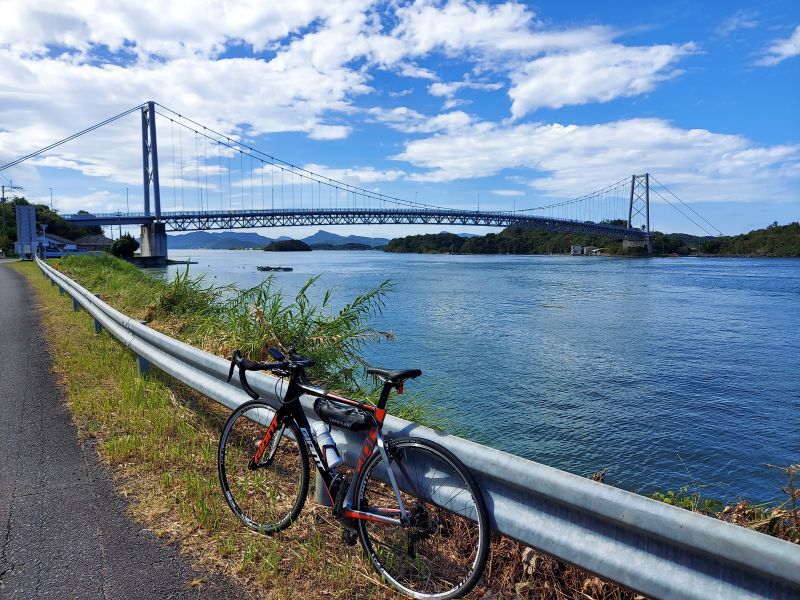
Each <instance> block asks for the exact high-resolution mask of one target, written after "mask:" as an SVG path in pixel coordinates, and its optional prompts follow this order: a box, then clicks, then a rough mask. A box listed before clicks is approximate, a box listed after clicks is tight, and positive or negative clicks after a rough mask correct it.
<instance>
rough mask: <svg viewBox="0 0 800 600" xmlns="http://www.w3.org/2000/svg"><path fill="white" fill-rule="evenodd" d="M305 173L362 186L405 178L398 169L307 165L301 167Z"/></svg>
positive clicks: (402, 172) (403, 173) (403, 172)
mask: <svg viewBox="0 0 800 600" xmlns="http://www.w3.org/2000/svg"><path fill="white" fill-rule="evenodd" d="M303 168H304V169H306V170H307V171H312V172H314V173H318V174H319V175H322V176H323V177H328V178H330V179H335V180H336V181H342V182H344V183H349V184H351V185H364V184H369V183H377V182H381V181H396V180H397V179H400V178H402V177H404V176H405V174H406V173H405V171H402V170H400V169H385V170H380V169H376V168H374V167H353V168H348V169H336V168H332V167H327V166H325V165H318V164H314V163H309V164H307V165H304V166H303Z"/></svg>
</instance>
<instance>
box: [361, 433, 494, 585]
mask: <svg viewBox="0 0 800 600" xmlns="http://www.w3.org/2000/svg"><path fill="white" fill-rule="evenodd" d="M387 455H388V457H389V463H390V465H391V469H392V472H393V474H394V476H395V479H396V481H397V486H398V488H399V489H400V495H401V498H402V500H403V505H404V507H405V509H406V511H407V512H408V515H409V519H410V523H409V525H408V526H402V525H391V524H387V523H384V522H379V521H373V520H365V519H358V533H359V538H360V540H361V544H362V545H363V547H364V550H365V551H366V553H367V555H368V556H369V558H370V560H371V561H372V564H373V566H374V567H375V569H376V570H377V571H378V572H379V573H380V574H381V575H382V576H383V577H384V578H385V579H386V581H388V582H389V583H390V584H391V585H393V586H394V587H395V588H397V589H398V590H399V591H401V592H403V593H404V594H407V595H409V596H411V597H413V598H439V599H446V598H457V597H461V596H463V595H464V594H466V593H467V592H468V591H469V590H471V589H472V588H473V586H474V585H475V584H476V583H477V582H478V579H480V577H481V574H482V573H483V568H484V566H485V564H486V557H487V555H488V552H489V520H488V517H487V515H486V505H485V504H484V501H483V497H482V496H481V493H480V490H479V489H478V486H477V485H476V483H475V480H474V479H473V477H472V475H471V474H470V473H469V471H467V469H466V468H465V467H464V465H463V464H462V463H461V461H459V460H458V459H457V458H456V457H455V456H454V455H453V454H452V453H451V452H450V451H448V450H446V449H445V448H443V447H441V446H440V445H438V444H435V443H433V442H429V441H428V440H422V439H416V438H406V439H399V440H394V441H391V442H388V443H387ZM387 481H388V478H387V473H386V464H385V460H384V458H383V455H382V454H381V453H380V452H375V453H374V454H373V455H372V456H371V457H370V458H369V459H368V460H367V462H366V464H365V465H364V468H363V469H362V471H361V473H360V474H359V476H358V482H357V483H356V500H355V508H356V510H361V511H365V512H369V511H370V510H374V511H375V512H376V513H378V512H380V513H382V514H386V513H387V512H388V511H398V512H399V503H398V502H397V498H396V496H395V493H394V490H393V489H392V486H391V485H390V484H389V483H387Z"/></svg>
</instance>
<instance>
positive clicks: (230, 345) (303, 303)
mask: <svg viewBox="0 0 800 600" xmlns="http://www.w3.org/2000/svg"><path fill="white" fill-rule="evenodd" d="M55 264H56V265H57V268H59V269H60V270H61V271H62V272H64V273H65V274H66V275H68V276H69V277H72V278H74V279H76V280H77V281H78V282H79V283H81V285H83V286H84V287H87V288H88V289H90V290H91V291H93V292H95V293H100V294H101V296H102V297H103V298H104V299H106V300H108V301H109V302H110V303H111V304H112V305H114V306H115V307H116V308H118V309H119V310H121V311H122V312H125V313H127V314H130V315H131V316H134V317H136V318H140V319H145V320H147V322H148V324H149V325H150V326H152V327H154V328H156V329H159V330H161V331H163V332H164V333H167V334H169V335H172V336H174V337H177V338H179V339H181V340H183V341H185V342H187V343H189V344H192V345H194V346H198V347H201V348H203V349H204V350H207V351H209V352H212V353H214V354H217V355H220V356H223V357H229V356H230V355H231V353H232V351H233V350H234V349H236V348H240V349H241V350H242V353H243V354H244V355H245V356H246V357H248V358H250V359H252V360H269V354H268V352H267V351H268V349H269V348H272V347H275V348H281V349H283V350H287V349H289V348H294V349H295V350H296V351H297V352H299V353H300V354H302V355H305V356H309V357H311V358H313V359H314V360H315V363H316V364H315V366H314V367H313V368H312V369H311V371H310V375H311V376H312V378H313V379H315V380H316V381H317V382H319V383H320V384H322V385H324V386H327V387H331V388H336V389H344V390H347V391H348V392H349V393H351V394H353V395H355V396H357V397H361V398H364V399H369V398H374V397H375V395H376V390H377V387H376V386H375V384H374V382H373V381H372V380H371V379H369V378H367V377H366V376H365V372H364V367H365V365H366V363H365V361H364V358H363V355H364V350H365V348H366V346H367V344H369V343H371V342H378V341H381V340H393V339H394V337H393V335H392V334H391V333H390V332H388V331H380V330H377V329H375V328H373V327H371V326H370V324H369V321H370V318H371V317H373V316H375V315H377V314H379V313H380V312H381V311H382V310H383V308H384V303H385V300H386V296H387V294H388V293H389V291H390V289H391V283H390V282H389V281H388V280H387V281H384V282H383V283H381V284H380V285H378V286H377V287H375V288H373V289H371V290H368V291H366V292H364V293H362V294H359V295H357V296H356V297H355V298H353V299H352V300H351V301H350V302H349V303H347V304H346V305H345V306H344V307H343V308H342V309H341V310H338V311H336V310H333V309H332V299H333V290H331V289H328V290H327V291H326V292H325V294H324V295H323V298H322V301H320V302H313V301H312V300H310V299H309V290H310V289H311V288H312V287H313V286H315V285H317V284H318V281H319V277H312V278H311V279H309V280H308V282H307V283H306V284H305V285H304V286H303V287H302V288H301V289H300V291H299V292H297V294H295V295H294V296H293V297H287V296H286V295H285V294H283V293H282V292H281V290H279V289H278V287H277V285H276V284H275V281H274V279H273V278H272V277H270V278H268V279H266V280H265V281H263V282H262V283H260V284H259V285H257V286H255V287H252V288H249V289H244V290H239V289H237V288H235V287H233V286H213V285H209V284H207V283H206V282H205V280H204V278H203V277H202V276H201V277H196V276H192V275H191V274H190V273H189V269H188V266H187V268H186V270H184V271H181V272H178V273H177V274H176V276H175V278H174V279H173V280H172V281H169V282H167V281H164V280H162V279H159V278H157V277H153V276H151V275H148V274H145V273H143V272H142V271H140V270H139V269H137V268H136V267H133V266H132V265H130V264H128V263H126V262H124V261H121V260H119V259H116V258H114V257H111V256H108V255H101V256H73V257H67V258H64V259H62V260H60V261H58V262H56V263H55ZM415 414H417V415H421V414H422V411H421V410H420V407H419V406H418V405H417V406H415Z"/></svg>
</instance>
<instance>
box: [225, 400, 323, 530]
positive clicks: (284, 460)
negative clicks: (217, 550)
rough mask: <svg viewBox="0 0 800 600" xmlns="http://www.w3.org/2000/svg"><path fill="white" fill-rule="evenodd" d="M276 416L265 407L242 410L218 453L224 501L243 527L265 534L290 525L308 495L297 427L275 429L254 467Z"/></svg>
mask: <svg viewBox="0 0 800 600" xmlns="http://www.w3.org/2000/svg"><path fill="white" fill-rule="evenodd" d="M274 414H275V411H274V409H273V408H272V407H271V406H270V405H269V404H266V403H264V402H259V401H252V402H246V403H245V404H242V405H241V406H240V407H239V408H237V409H236V410H235V411H233V414H231V416H230V418H229V419H228V422H227V423H225V428H224V429H223V430H222V437H221V438H220V440H219V450H218V453H217V465H218V468H219V481H220V484H221V485H222V491H223V492H224V494H225V501H226V502H227V503H228V506H229V507H230V508H231V510H232V511H233V513H234V514H235V515H236V516H237V517H238V518H239V520H240V521H241V522H242V523H244V524H245V525H246V526H247V527H249V528H250V529H252V530H254V531H258V532H261V533H275V532H276V531H280V530H282V529H285V528H286V527H288V526H289V525H291V524H292V522H293V521H294V520H295V519H296V518H297V516H298V515H299V514H300V511H301V510H302V508H303V504H304V503H305V501H306V496H307V494H308V477H309V467H308V451H307V450H306V447H305V444H304V443H303V441H302V439H303V438H302V437H301V435H300V430H299V429H298V427H297V425H296V424H295V423H294V422H292V423H290V424H289V425H288V426H286V427H285V428H282V427H278V428H275V429H274V431H273V432H272V434H271V437H270V438H269V442H268V444H267V445H266V446H265V448H264V449H263V451H262V453H261V455H260V456H259V460H258V461H257V462H255V461H254V457H255V455H256V453H257V451H258V449H259V446H260V445H261V444H262V441H263V440H264V439H265V436H266V435H267V434H268V430H269V429H270V425H271V424H272V418H273V416H274Z"/></svg>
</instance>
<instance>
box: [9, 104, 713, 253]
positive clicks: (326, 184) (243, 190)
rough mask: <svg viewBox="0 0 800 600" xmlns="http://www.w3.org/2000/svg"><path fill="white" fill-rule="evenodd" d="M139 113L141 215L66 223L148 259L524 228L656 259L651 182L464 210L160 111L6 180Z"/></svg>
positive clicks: (636, 179) (143, 109)
mask: <svg viewBox="0 0 800 600" xmlns="http://www.w3.org/2000/svg"><path fill="white" fill-rule="evenodd" d="M136 112H139V113H140V115H141V156H142V190H143V194H142V200H143V210H141V211H134V212H131V211H130V210H126V211H125V212H121V211H119V212H113V213H93V214H90V213H87V212H79V213H75V214H67V215H63V216H64V218H65V219H66V220H68V221H70V222H73V223H75V224H79V225H86V226H90V225H100V226H102V225H120V226H121V225H128V226H130V225H140V226H141V240H142V248H141V252H142V256H149V257H163V258H166V256H167V234H166V232H167V231H193V230H210V229H237V228H258V227H291V226H303V225H358V224H366V225H377V224H381V225H471V226H475V225H477V226H486V227H511V226H514V227H525V228H531V229H539V230H545V231H558V232H566V233H575V234H589V235H597V236H604V237H608V238H613V239H622V240H625V243H626V244H630V245H638V246H645V247H647V249H648V251H652V232H651V229H650V193H651V176H650V175H649V174H644V175H631V176H630V177H626V178H624V179H620V180H619V181H617V182H615V183H612V184H610V185H607V186H605V187H603V188H601V189H598V190H596V191H594V192H591V193H589V194H585V195H583V196H581V197H578V198H573V199H570V200H566V201H563V202H558V203H555V204H548V205H546V206H538V207H534V208H523V209H519V210H517V209H516V208H515V209H514V210H511V211H492V210H458V209H453V208H448V207H444V206H436V205H431V204H425V203H421V202H417V201H416V200H415V201H409V200H404V199H401V198H398V197H395V196H389V195H386V194H382V193H379V192H377V191H374V190H369V189H366V188H363V187H358V186H354V185H350V184H348V183H346V182H344V181H340V180H339V179H337V178H333V177H330V176H326V175H325V174H324V173H318V172H315V171H312V170H309V169H306V168H303V167H300V166H298V165H294V164H292V163H289V162H285V161H283V160H280V159H278V158H276V157H274V156H272V155H271V154H267V153H265V152H263V151H261V150H259V149H257V148H255V147H253V146H250V145H248V144H246V143H244V142H243V141H242V140H241V139H237V138H234V137H231V136H228V135H225V134H224V133H221V132H219V131H216V130H215V129H212V128H210V127H207V126H205V125H202V124H201V123H198V122H197V121H194V120H192V119H190V118H188V117H186V116H184V115H182V114H180V113H178V112H176V111H174V110H172V109H170V108H167V107H165V106H163V105H161V104H159V103H157V102H153V101H150V102H146V103H144V104H141V105H138V106H136V107H133V108H131V109H129V110H127V111H125V112H123V113H120V114H119V115H116V116H114V117H111V118H109V119H106V120H105V121H102V122H100V123H97V124H95V125H93V126H91V127H89V128H87V129H84V130H82V131H80V132H77V133H75V134H73V135H71V136H69V137H67V138H64V139H63V140H60V141H58V142H55V143H53V144H51V145H50V146H47V147H45V148H42V149H40V150H37V151H36V152H33V153H31V154H28V155H26V156H22V157H20V158H18V159H16V160H14V161H12V162H10V163H8V164H6V165H3V166H2V167H0V172H2V171H4V170H6V169H8V168H11V167H14V166H16V165H18V164H20V163H22V162H24V161H26V160H29V159H33V158H35V157H37V156H40V155H42V154H44V153H47V152H49V151H51V150H53V149H54V148H56V147H58V146H60V145H61V144H64V143H67V142H69V141H72V140H74V139H76V138H78V137H81V136H83V135H86V134H89V133H91V132H93V131H96V130H98V129H100V128H103V127H107V126H108V125H109V124H111V123H113V122H115V121H118V120H120V119H122V118H123V117H126V116H128V115H130V114H132V113H136ZM157 118H158V122H159V128H158V130H160V135H161V138H160V139H159V137H158V130H157V127H156V120H157ZM659 185H661V186H662V188H663V190H664V191H666V192H669V190H668V189H667V188H666V186H663V184H660V182H659ZM654 191H656V190H654ZM656 193H658V194H659V196H660V197H661V198H662V199H664V200H665V201H666V202H668V203H670V204H672V205H673V206H674V207H675V208H677V209H678V210H679V211H681V212H682V213H683V211H682V210H681V209H680V208H679V207H678V206H677V205H676V204H675V203H673V202H670V200H669V199H668V198H666V197H665V196H664V195H663V194H661V193H660V192H659V191H656ZM669 193H670V194H671V192H669ZM673 196H674V194H673ZM673 199H674V200H678V201H680V199H679V198H677V196H674V198H673ZM680 202H682V201H680ZM683 204H684V207H685V208H686V209H688V210H692V212H694V211H693V209H691V207H689V206H688V205H686V204H685V203H683ZM165 205H169V206H165ZM165 208H167V210H165ZM683 214H684V215H685V216H687V217H688V218H690V219H692V217H691V216H689V215H687V214H686V213H683ZM695 215H696V217H699V218H700V219H702V217H701V216H700V215H698V214H697V213H695ZM692 220H693V222H695V224H697V223H696V221H694V219H692ZM703 220H704V219H703Z"/></svg>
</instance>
